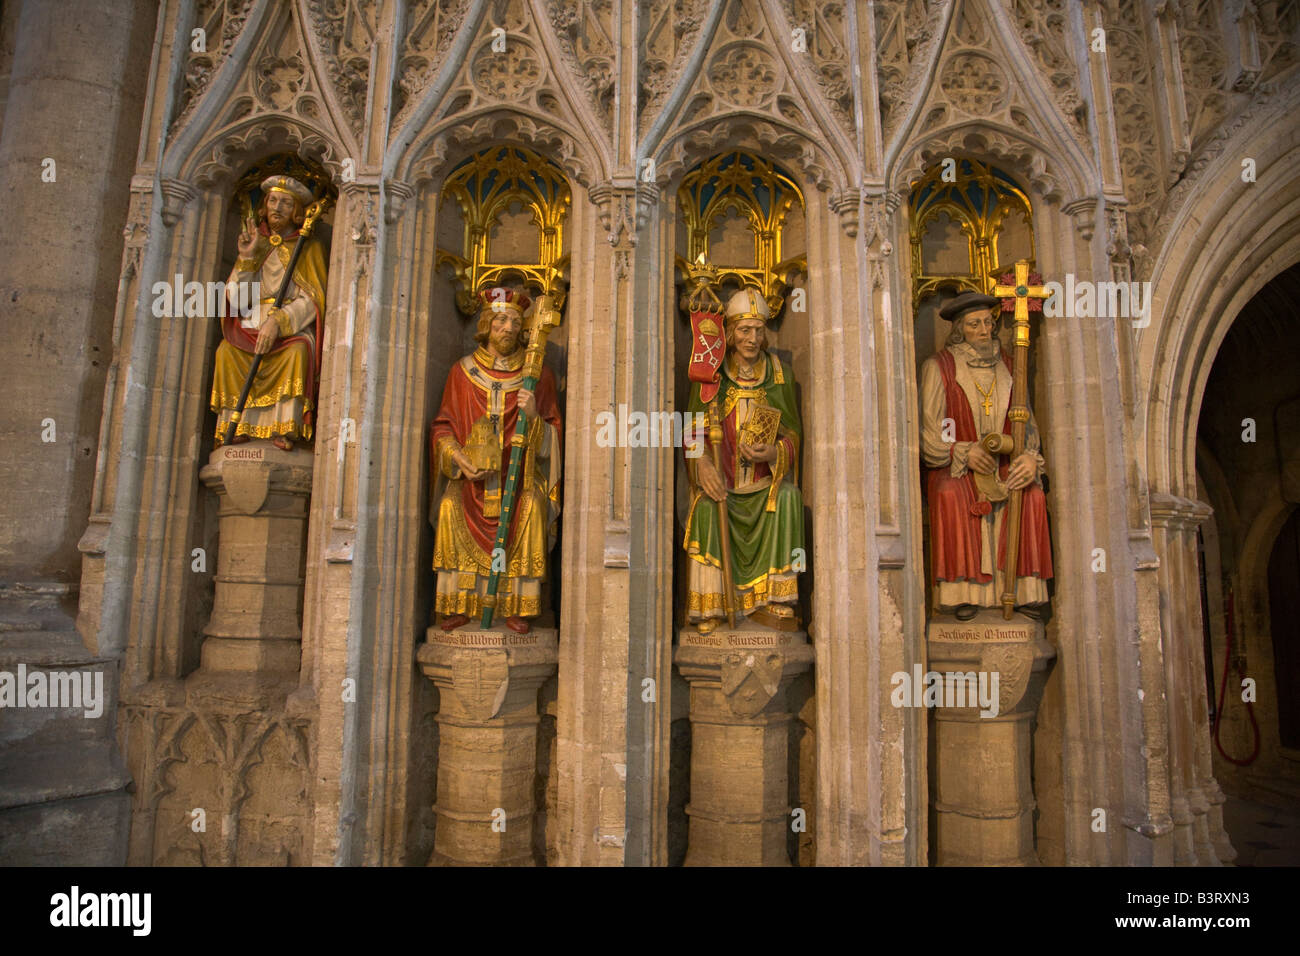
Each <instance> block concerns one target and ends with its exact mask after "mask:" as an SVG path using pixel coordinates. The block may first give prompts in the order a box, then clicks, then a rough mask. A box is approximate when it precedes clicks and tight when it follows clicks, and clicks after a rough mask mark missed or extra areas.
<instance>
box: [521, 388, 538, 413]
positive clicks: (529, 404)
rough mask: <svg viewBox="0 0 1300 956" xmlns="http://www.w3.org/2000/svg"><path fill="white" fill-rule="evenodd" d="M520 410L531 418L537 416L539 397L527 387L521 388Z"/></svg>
mask: <svg viewBox="0 0 1300 956" xmlns="http://www.w3.org/2000/svg"><path fill="white" fill-rule="evenodd" d="M519 410H520V411H521V412H523V413H524V414H525V415H527V416H528V417H529V418H536V417H537V398H536V396H534V395H533V393H532V392H531V391H529V390H528V389H526V388H521V389H520V390H519Z"/></svg>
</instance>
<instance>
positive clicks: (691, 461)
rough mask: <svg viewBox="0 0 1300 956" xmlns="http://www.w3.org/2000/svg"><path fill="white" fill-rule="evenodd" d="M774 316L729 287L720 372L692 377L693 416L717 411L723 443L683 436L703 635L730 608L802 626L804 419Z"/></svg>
mask: <svg viewBox="0 0 1300 956" xmlns="http://www.w3.org/2000/svg"><path fill="white" fill-rule="evenodd" d="M770 316H771V310H770V309H769V307H768V304H767V301H766V300H765V299H764V298H763V296H762V295H761V294H759V293H757V292H755V291H753V290H750V289H742V290H740V291H739V292H737V293H736V294H735V295H733V296H732V297H731V299H730V300H729V301H728V303H727V306H726V319H725V343H726V344H725V349H726V351H725V357H724V358H723V360H722V363H721V366H720V367H719V368H718V370H717V372H716V373H715V376H714V377H715V381H714V382H711V383H710V382H701V381H699V380H694V381H693V382H692V384H691V394H690V405H689V408H688V411H689V412H690V413H691V415H692V419H693V420H699V419H700V417H701V416H704V417H706V418H708V417H711V416H715V420H716V422H718V423H720V424H721V441H720V443H719V444H718V445H716V446H715V445H714V443H713V441H712V438H711V437H708V436H700V439H699V440H702V441H703V443H704V449H703V454H699V452H698V449H693V448H692V447H691V443H690V442H689V441H688V442H686V444H687V448H686V470H687V475H688V477H689V479H690V483H691V504H690V511H689V514H688V516H687V519H686V535H685V540H684V547H685V548H686V552H687V554H689V555H690V559H691V560H690V562H689V566H690V571H689V598H688V608H687V620H688V621H689V622H690V623H692V624H694V625H695V626H696V628H697V629H698V630H699V631H700V632H701V633H705V634H707V633H709V632H710V631H712V630H714V629H715V628H716V627H717V626H718V623H719V622H720V621H721V620H723V619H725V618H726V617H727V616H728V613H727V612H728V610H729V609H730V610H732V611H733V613H734V611H736V610H738V611H740V612H741V613H742V614H743V615H744V616H745V617H746V618H747V619H748V620H749V621H750V622H752V623H754V624H759V625H762V626H764V627H769V628H775V629H779V630H789V631H793V630H798V628H799V619H798V616H797V614H796V607H797V604H798V600H799V589H798V574H799V572H800V571H801V570H803V555H804V550H803V548H804V537H803V499H802V497H801V496H800V494H799V487H798V468H799V464H798V463H799V445H800V442H801V441H802V439H803V426H802V424H801V423H800V421H799V411H798V407H797V405H796V402H795V391H794V384H795V383H794V375H793V374H792V372H791V370H790V368H789V366H786V365H784V364H783V363H782V362H781V360H780V359H779V358H778V357H777V356H776V355H774V354H773V353H771V352H769V351H768V350H767V320H768V319H769V318H770ZM706 321H709V322H711V320H706ZM718 344H721V343H718ZM692 454H694V455H695V457H692ZM715 462H716V464H715ZM724 535H725V539H724ZM724 540H725V542H726V544H727V547H725V548H724Z"/></svg>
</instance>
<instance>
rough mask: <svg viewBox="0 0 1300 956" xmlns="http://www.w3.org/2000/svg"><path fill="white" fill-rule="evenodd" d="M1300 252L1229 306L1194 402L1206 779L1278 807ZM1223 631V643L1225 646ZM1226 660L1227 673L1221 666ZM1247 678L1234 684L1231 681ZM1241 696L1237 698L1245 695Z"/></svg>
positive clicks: (1289, 770)
mask: <svg viewBox="0 0 1300 956" xmlns="http://www.w3.org/2000/svg"><path fill="white" fill-rule="evenodd" d="M1297 294H1300V262H1297V263H1296V264H1295V265H1292V266H1291V267H1290V268H1288V269H1286V270H1284V271H1283V272H1281V273H1279V274H1278V275H1276V276H1273V277H1272V278H1271V279H1270V280H1269V281H1268V282H1267V283H1266V284H1265V285H1264V286H1263V287H1262V288H1261V289H1260V290H1259V291H1258V292H1257V293H1256V294H1255V295H1254V296H1252V297H1251V299H1250V300H1249V301H1248V302H1247V303H1246V304H1245V306H1244V307H1243V308H1242V310H1241V312H1240V313H1239V314H1238V315H1236V316H1234V317H1233V320H1232V324H1231V326H1230V327H1229V328H1228V330H1227V332H1226V334H1225V335H1224V337H1223V340H1222V342H1221V343H1220V344H1219V347H1218V349H1217V350H1216V352H1215V356H1214V361H1213V364H1212V366H1211V369H1210V372H1209V375H1208V376H1207V378H1206V387H1205V392H1204V395H1203V397H1202V401H1201V403H1200V415H1199V419H1198V423H1197V441H1198V446H1199V448H1200V452H1199V453H1198V465H1199V466H1200V470H1201V472H1202V474H1204V473H1206V472H1207V470H1212V469H1211V468H1210V467H1209V463H1210V462H1215V463H1217V465H1218V467H1219V468H1220V469H1221V471H1222V475H1223V478H1224V479H1225V480H1222V481H1219V482H1216V483H1215V484H1216V485H1217V487H1216V488H1215V490H1214V503H1215V506H1216V508H1219V509H1221V514H1216V516H1215V517H1216V519H1218V521H1217V524H1218V526H1219V530H1220V531H1221V535H1220V538H1219V542H1218V554H1217V555H1214V556H1213V557H1214V559H1215V560H1209V558H1210V557H1211V556H1209V555H1207V564H1208V565H1211V566H1213V565H1216V564H1217V565H1221V567H1222V571H1221V580H1222V588H1223V592H1224V597H1223V599H1222V601H1221V602H1219V603H1218V604H1217V605H1216V603H1214V602H1211V603H1210V613H1211V615H1212V618H1211V621H1210V623H1211V625H1221V626H1220V627H1213V626H1212V627H1211V631H1212V633H1214V632H1216V631H1217V632H1219V633H1215V637H1216V640H1215V641H1214V648H1213V653H1212V656H1211V657H1210V659H1209V660H1207V661H1206V662H1205V666H1206V669H1207V670H1208V671H1209V672H1210V674H1211V675H1212V681H1213V686H1214V687H1215V700H1214V701H1213V703H1214V705H1215V706H1217V705H1218V698H1219V696H1222V698H1223V701H1224V703H1223V713H1222V714H1220V715H1218V720H1219V722H1220V726H1219V732H1218V735H1217V736H1218V739H1217V741H1216V743H1215V745H1214V748H1213V751H1212V760H1213V767H1214V773H1215V779H1216V780H1218V781H1220V782H1221V783H1222V784H1223V788H1224V789H1225V790H1226V791H1227V792H1228V793H1229V794H1231V795H1233V796H1237V797H1242V798H1244V799H1248V800H1252V801H1256V802H1262V803H1272V804H1274V805H1278V806H1284V805H1287V804H1288V803H1289V804H1291V805H1293V804H1294V801H1295V799H1296V795H1297V794H1300V773H1297V772H1296V771H1295V769H1294V767H1295V764H1294V761H1293V760H1291V759H1287V755H1288V754H1290V753H1294V752H1295V750H1296V749H1297V748H1296V742H1295V740H1294V732H1295V712H1294V710H1293V709H1292V708H1293V704H1292V703H1291V701H1292V700H1293V699H1294V696H1295V679H1296V674H1295V670H1296V668H1295V657H1294V653H1295V637H1294V635H1293V634H1292V631H1291V629H1292V628H1293V627H1294V622H1295V620H1296V611H1297V609H1296V608H1295V607H1294V606H1293V595H1294V592H1295V588H1296V584H1297V580H1300V578H1298V572H1297V568H1296V557H1297V555H1296V552H1295V548H1296V530H1295V524H1296V520H1295V518H1294V515H1295V513H1296V508H1297V505H1300V482H1297V479H1296V472H1297V468H1300V444H1298V443H1297V439H1296V438H1295V437H1294V435H1295V432H1296V426H1297V425H1300V388H1297V387H1296V385H1295V380H1294V368H1295V367H1296V365H1297V364H1300V347H1298V346H1297V345H1296V344H1295V343H1294V339H1295V330H1294V305H1293V302H1294V300H1293V296H1295V295H1297ZM1228 640H1231V642H1232V644H1231V651H1230V652H1229V648H1228V646H1227V642H1228ZM1225 661H1226V673H1225ZM1245 680H1249V681H1251V682H1253V688H1247V689H1246V690H1243V687H1242V682H1243V681H1245ZM1247 697H1249V698H1251V700H1250V702H1249V703H1247V702H1246V698H1247Z"/></svg>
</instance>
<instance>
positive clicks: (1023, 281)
mask: <svg viewBox="0 0 1300 956" xmlns="http://www.w3.org/2000/svg"><path fill="white" fill-rule="evenodd" d="M1049 294H1050V291H1049V290H1048V289H1047V288H1046V287H1045V286H1042V285H1030V284H1029V260H1027V259H1021V260H1020V261H1019V262H1017V263H1016V284H1015V285H1002V284H1001V283H998V284H997V285H995V286H994V287H993V295H996V296H999V297H1008V296H1014V297H1015V303H1016V311H1015V321H1016V335H1015V342H1014V345H1015V356H1014V371H1013V372H1012V380H1011V408H1010V409H1009V410H1008V412H1007V417H1008V418H1010V419H1011V440H1012V443H1013V445H1014V447H1013V448H1012V450H1011V460H1012V461H1015V460H1016V459H1017V458H1018V457H1020V455H1021V454H1023V453H1024V450H1025V424H1026V423H1027V422H1028V421H1029V395H1028V392H1029V300H1030V299H1031V298H1033V299H1039V300H1042V299H1046V298H1047V297H1048V295H1049ZM1022 492H1023V489H1021V488H1017V489H1016V490H1015V491H1013V492H1011V500H1010V501H1009V502H1008V503H1007V504H1008V511H1007V521H1008V524H1007V563H1006V570H1005V571H1004V572H1003V575H1002V579H1003V586H1002V616H1003V618H1005V619H1006V620H1008V621H1009V620H1011V615H1012V614H1013V613H1014V612H1015V606H1016V568H1017V567H1018V566H1019V561H1020V513H1021V509H1022V507H1023V498H1022Z"/></svg>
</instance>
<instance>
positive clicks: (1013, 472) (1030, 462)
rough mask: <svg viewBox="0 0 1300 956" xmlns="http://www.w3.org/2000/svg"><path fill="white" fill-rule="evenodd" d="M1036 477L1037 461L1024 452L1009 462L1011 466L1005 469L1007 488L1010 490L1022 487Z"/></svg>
mask: <svg viewBox="0 0 1300 956" xmlns="http://www.w3.org/2000/svg"><path fill="white" fill-rule="evenodd" d="M1037 477H1038V462H1037V460H1036V459H1035V458H1034V456H1033V455H1031V454H1029V453H1028V452H1026V453H1025V454H1023V455H1021V456H1020V457H1019V458H1017V459H1016V460H1015V461H1013V462H1012V463H1011V468H1010V469H1009V470H1008V471H1007V488H1008V489H1009V490H1011V491H1015V490H1016V489H1018V488H1024V487H1025V486H1026V485H1028V484H1029V483H1030V482H1032V481H1033V480H1034V479H1035V478H1037Z"/></svg>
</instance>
